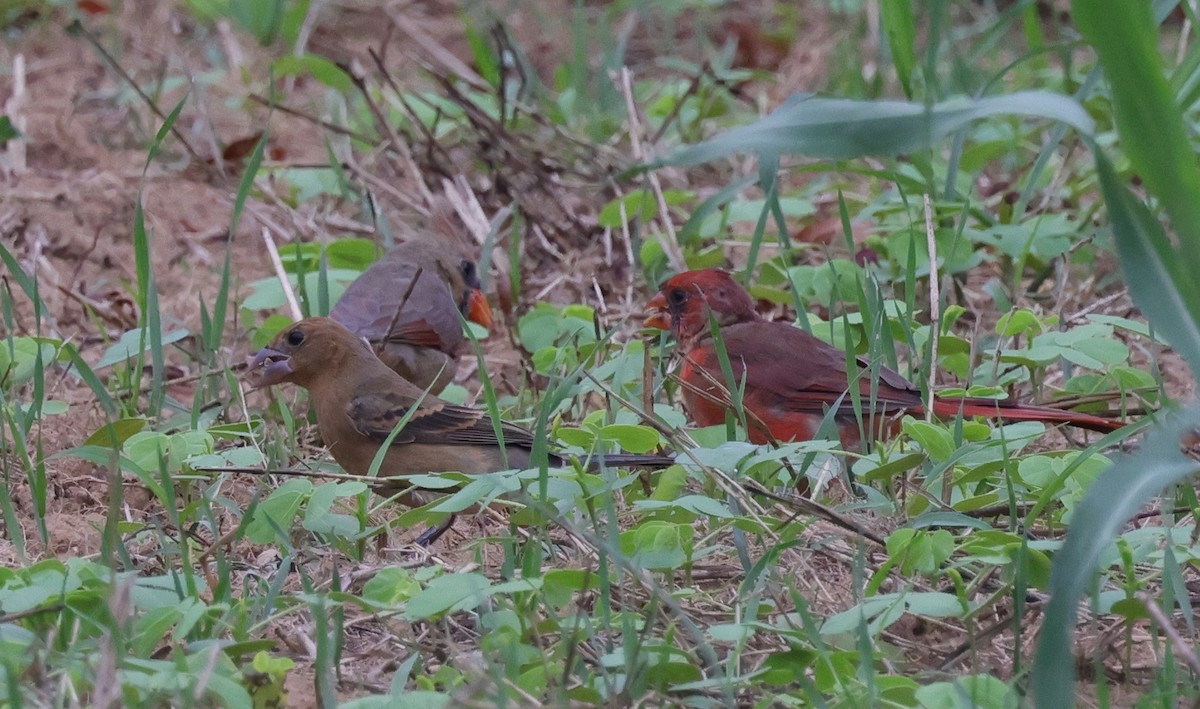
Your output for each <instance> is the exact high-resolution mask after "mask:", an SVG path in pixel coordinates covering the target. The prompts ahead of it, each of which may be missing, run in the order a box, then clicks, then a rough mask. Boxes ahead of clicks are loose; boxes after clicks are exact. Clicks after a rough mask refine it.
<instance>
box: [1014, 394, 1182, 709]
mask: <svg viewBox="0 0 1200 709" xmlns="http://www.w3.org/2000/svg"><path fill="white" fill-rule="evenodd" d="M1197 421H1200V408H1198V407H1195V406H1193V407H1191V408H1189V409H1188V410H1186V411H1185V412H1183V413H1182V414H1181V415H1177V416H1173V417H1171V418H1170V419H1167V420H1166V421H1164V422H1163V423H1160V424H1159V425H1157V426H1156V427H1154V428H1153V429H1151V430H1150V432H1149V433H1148V434H1147V436H1146V440H1145V442H1144V443H1143V444H1142V447H1141V449H1140V450H1139V451H1138V452H1137V453H1136V454H1134V455H1130V456H1126V457H1124V458H1121V459H1118V460H1117V461H1116V462H1115V463H1114V464H1113V465H1112V466H1111V467H1110V468H1109V469H1108V470H1106V471H1105V472H1103V473H1102V474H1101V475H1100V477H1099V478H1098V479H1097V480H1096V482H1095V484H1093V485H1092V486H1091V488H1090V489H1089V490H1088V492H1087V495H1086V496H1085V497H1084V499H1083V501H1082V502H1080V503H1079V505H1078V506H1077V507H1076V508H1075V511H1074V515H1073V517H1072V521H1071V528H1070V530H1069V531H1068V533H1067V539H1066V542H1065V543H1064V544H1063V548H1062V550H1061V551H1060V552H1059V553H1058V555H1057V556H1056V557H1055V560H1054V569H1053V571H1052V573H1051V576H1050V603H1049V605H1048V606H1047V607H1046V621H1045V624H1044V626H1043V628H1042V633H1041V637H1040V638H1039V642H1038V648H1037V655H1036V661H1035V662H1034V665H1033V686H1034V689H1035V692H1034V694H1035V696H1036V697H1037V699H1038V706H1039V707H1069V706H1072V704H1073V701H1074V697H1075V693H1074V683H1075V666H1074V663H1073V662H1062V661H1061V660H1062V658H1064V657H1071V644H1072V637H1073V632H1074V629H1075V623H1076V611H1077V609H1078V604H1079V600H1080V598H1082V597H1083V594H1084V592H1085V590H1086V589H1087V588H1088V586H1089V585H1090V584H1091V582H1092V578H1093V577H1094V575H1095V573H1096V564H1097V563H1098V562H1099V560H1100V557H1101V555H1102V554H1104V553H1105V552H1106V551H1107V550H1109V549H1110V548H1111V546H1112V543H1113V538H1114V536H1115V535H1116V533H1117V530H1119V529H1120V528H1121V526H1122V525H1123V524H1125V522H1126V520H1128V519H1129V518H1131V517H1132V516H1133V515H1134V514H1135V513H1136V512H1137V511H1138V510H1139V509H1141V507H1142V505H1144V504H1146V503H1147V502H1148V501H1149V500H1150V499H1152V498H1153V497H1155V496H1156V495H1158V494H1160V493H1161V492H1162V490H1163V489H1164V488H1166V487H1167V486H1168V485H1171V484H1174V483H1176V482H1178V481H1180V480H1182V479H1184V478H1186V477H1187V476H1189V475H1193V474H1195V473H1196V471H1197V470H1200V463H1197V462H1196V461H1195V460H1192V459H1191V458H1188V457H1187V456H1185V455H1183V453H1182V452H1180V448H1179V444H1180V437H1181V436H1182V435H1183V434H1184V433H1185V432H1188V431H1190V430H1191V429H1192V427H1193V426H1195V425H1196V422H1197Z"/></svg>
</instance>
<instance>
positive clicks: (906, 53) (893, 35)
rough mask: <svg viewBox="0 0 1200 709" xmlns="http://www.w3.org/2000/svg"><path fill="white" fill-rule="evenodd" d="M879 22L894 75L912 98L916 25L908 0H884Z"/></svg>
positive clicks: (905, 93)
mask: <svg viewBox="0 0 1200 709" xmlns="http://www.w3.org/2000/svg"><path fill="white" fill-rule="evenodd" d="M879 10H880V24H882V25H883V32H884V35H885V36H887V46H888V50H889V51H890V52H891V55H892V64H894V65H895V67H896V77H897V78H898V79H900V85H901V86H902V87H903V88H904V95H905V96H907V97H909V98H912V95H913V92H912V74H913V69H914V68H915V67H916V65H917V53H916V43H917V27H916V22H914V21H913V11H912V6H911V4H910V3H909V0H884V1H883V2H882V3H881V4H880V6H879Z"/></svg>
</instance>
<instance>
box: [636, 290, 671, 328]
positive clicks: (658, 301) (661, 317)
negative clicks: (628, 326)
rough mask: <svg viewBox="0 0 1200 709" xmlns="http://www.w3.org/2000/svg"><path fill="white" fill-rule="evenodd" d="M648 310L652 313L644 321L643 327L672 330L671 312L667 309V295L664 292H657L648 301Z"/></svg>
mask: <svg viewBox="0 0 1200 709" xmlns="http://www.w3.org/2000/svg"><path fill="white" fill-rule="evenodd" d="M646 312H648V313H650V315H649V316H647V317H646V319H645V320H643V321H642V326H643V327H651V328H654V329H655V330H670V329H671V314H670V313H669V312H668V311H667V297H666V296H665V295H663V294H662V293H657V294H655V296H654V297H653V298H651V299H650V302H649V303H646Z"/></svg>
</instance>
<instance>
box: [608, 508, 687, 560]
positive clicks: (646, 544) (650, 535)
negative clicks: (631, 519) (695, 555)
mask: <svg viewBox="0 0 1200 709" xmlns="http://www.w3.org/2000/svg"><path fill="white" fill-rule="evenodd" d="M693 534H694V532H693V530H692V527H691V526H690V525H684V524H673V523H671V522H664V521H660V520H648V521H646V522H643V523H641V524H639V525H638V526H636V527H634V528H633V529H629V530H626V531H624V532H621V537H620V539H621V553H622V554H625V555H626V556H628V557H630V560H631V561H632V562H633V563H635V564H637V565H639V566H642V567H643V568H647V569H677V568H679V567H680V566H683V565H684V564H686V563H687V562H688V559H690V558H691V551H692V536H693Z"/></svg>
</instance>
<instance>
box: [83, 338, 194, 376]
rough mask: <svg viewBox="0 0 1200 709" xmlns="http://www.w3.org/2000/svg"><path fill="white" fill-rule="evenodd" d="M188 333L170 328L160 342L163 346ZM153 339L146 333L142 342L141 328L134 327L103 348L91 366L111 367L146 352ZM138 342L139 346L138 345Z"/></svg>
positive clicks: (96, 367)
mask: <svg viewBox="0 0 1200 709" xmlns="http://www.w3.org/2000/svg"><path fill="white" fill-rule="evenodd" d="M189 334H191V333H189V332H188V331H187V330H172V331H171V332H169V333H167V334H165V335H163V336H162V339H161V340H160V342H161V343H162V345H163V346H164V347H165V346H166V345H170V344H173V343H176V342H179V341H180V340H182V339H183V338H185V337H187V336H188V335H189ZM153 340H154V338H152V337H151V336H150V334H149V333H146V337H145V342H144V343H143V342H142V329H141V328H134V329H132V330H130V331H128V332H126V333H124V334H123V335H121V337H120V338H119V339H118V340H117V341H116V342H114V343H113V344H112V346H110V347H109V348H108V349H107V350H105V351H104V354H103V355H101V357H100V361H99V362H96V366H95V367H93V369H103V368H105V367H111V366H112V365H114V364H116V363H118V362H124V361H126V360H128V359H130V358H132V357H136V356H138V355H139V354H142V353H143V352H148V351H149V350H150V345H151V343H152V342H153ZM139 344H140V345H141V347H139Z"/></svg>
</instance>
